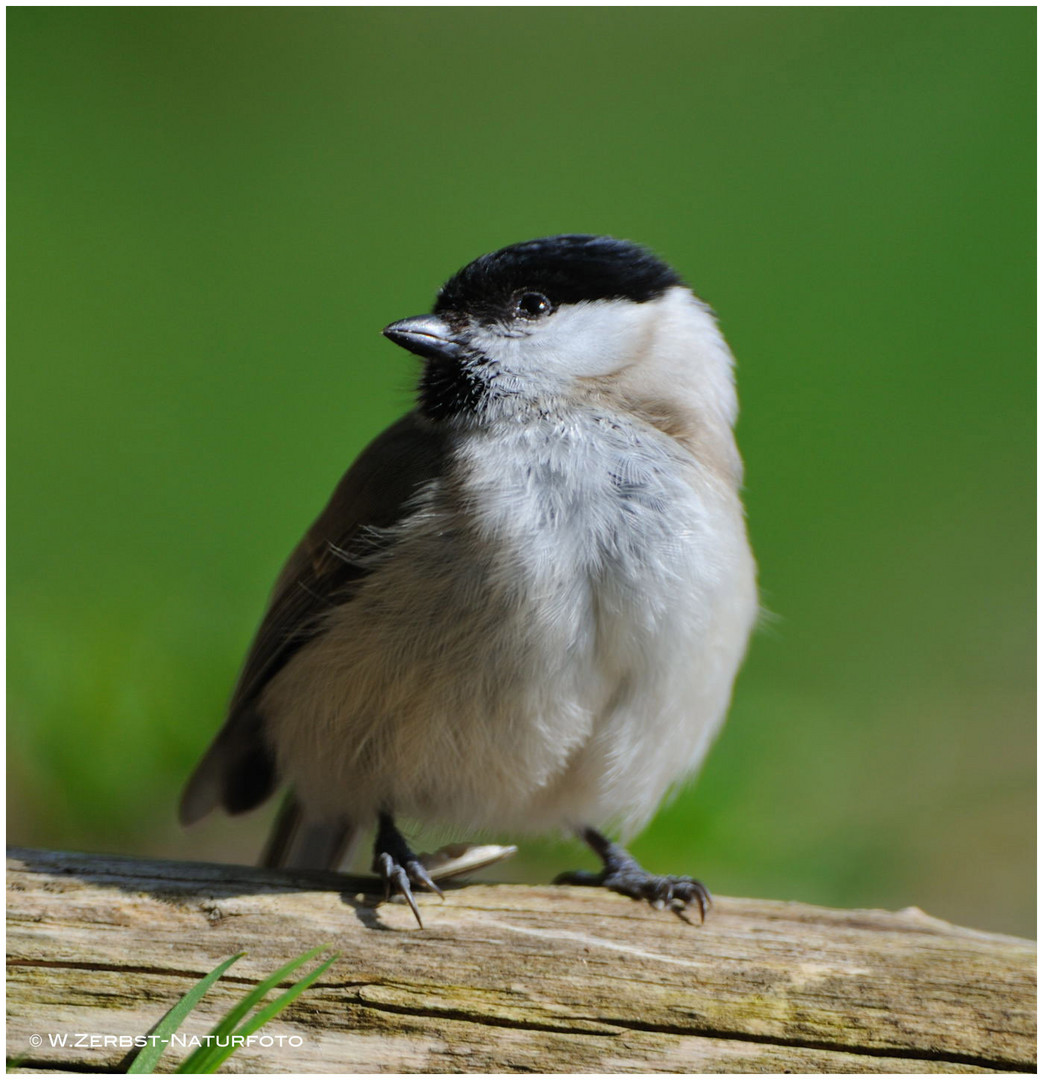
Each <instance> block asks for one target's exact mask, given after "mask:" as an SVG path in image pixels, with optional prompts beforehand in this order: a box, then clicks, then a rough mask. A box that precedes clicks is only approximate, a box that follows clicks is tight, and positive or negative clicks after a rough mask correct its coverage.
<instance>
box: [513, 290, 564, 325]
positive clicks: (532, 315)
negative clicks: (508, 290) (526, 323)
mask: <svg viewBox="0 0 1043 1080" xmlns="http://www.w3.org/2000/svg"><path fill="white" fill-rule="evenodd" d="M553 310H554V305H553V304H552V303H551V302H550V301H549V300H548V299H547V298H546V297H545V296H544V295H543V293H538V292H526V293H521V294H520V295H519V296H518V297H517V298H516V299H515V301H514V314H515V315H516V316H518V317H519V318H522V319H540V318H543V316H545V315H549V314H550V313H551V312H552V311H553Z"/></svg>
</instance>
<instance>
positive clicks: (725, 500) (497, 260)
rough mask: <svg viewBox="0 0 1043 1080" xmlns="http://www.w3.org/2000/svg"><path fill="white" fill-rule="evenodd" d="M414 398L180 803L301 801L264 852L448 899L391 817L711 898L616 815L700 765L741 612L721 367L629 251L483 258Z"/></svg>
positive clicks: (708, 322) (394, 334)
mask: <svg viewBox="0 0 1043 1080" xmlns="http://www.w3.org/2000/svg"><path fill="white" fill-rule="evenodd" d="M384 334H385V336H386V337H387V338H389V339H390V340H391V341H392V342H394V343H395V344H396V345H399V346H401V347H402V348H404V349H407V350H408V351H409V352H411V353H415V354H416V355H417V356H419V357H420V358H421V359H422V360H423V369H422V372H421V375H420V380H419V388H418V392H417V398H416V407H415V408H414V409H413V410H412V411H411V412H409V413H408V414H407V415H406V416H404V417H403V418H402V419H401V420H399V421H398V422H397V423H395V424H393V425H392V426H391V427H390V428H388V429H387V431H385V432H384V433H383V434H382V435H380V436H379V437H378V438H377V439H376V440H374V442H372V443H371V444H370V445H369V447H368V448H367V449H366V450H364V451H363V452H362V454H361V455H360V456H359V458H358V460H357V461H356V462H355V463H354V465H352V467H351V468H350V469H349V470H348V472H347V474H346V475H345V476H344V478H343V479H342V480H341V482H340V484H339V485H338V487H337V488H336V490H335V491H334V492H333V495H332V497H331V498H330V501H329V504H328V505H327V506H326V508H325V509H324V510H323V512H322V513H321V514H320V515H319V517H318V519H317V520H316V521H315V523H314V525H312V527H311V528H310V529H309V530H308V532H307V533H306V534H305V536H304V538H303V540H302V541H301V542H300V544H299V545H298V546H297V548H296V549H295V550H294V551H293V553H292V554H291V555H290V558H289V561H288V562H287V563H286V566H285V568H284V569H283V571H282V573H281V574H280V576H279V578H278V580H277V581H276V584H275V588H274V591H273V593H272V597H271V601H270V603H269V606H268V609H267V612H266V614H265V616H264V619H263V621H262V623H261V626H260V629H259V630H258V632H257V636H256V638H255V640H254V642H253V645H252V646H251V648H250V651H249V653H248V655H247V658H246V662H245V665H244V667H243V670H242V673H241V674H240V677H239V681H238V684H237V685H236V687H235V690H234V693H233V696H232V701H231V705H230V708H229V713H228V718H227V720H226V722H225V725H224V727H223V728H222V729H221V731H220V733H219V734H218V736H217V738H216V739H215V741H214V743H213V745H212V746H211V747H210V749H209V750H208V752H207V753H206V755H205V756H204V757H203V759H202V761H201V762H200V764H199V766H198V767H197V769H196V771H195V774H194V775H193V776H192V778H191V780H190V781H189V783H188V786H187V788H186V790H185V793H184V796H183V798H182V802H181V820H182V821H183V822H184V823H186V824H187V823H191V822H194V821H196V820H198V819H199V818H201V817H203V816H204V815H205V814H207V813H209V812H210V811H211V810H213V809H214V808H215V807H217V806H218V805H220V806H222V807H223V808H224V809H225V810H226V811H228V812H229V813H232V814H236V813H240V812H242V811H245V810H250V809H252V808H253V807H255V806H257V805H259V804H260V803H262V802H264V801H265V800H266V799H267V798H268V797H269V796H271V795H272V794H273V793H274V792H275V791H276V789H277V788H279V787H281V786H284V785H285V786H287V787H288V788H289V796H288V798H287V801H286V803H285V805H284V809H283V811H282V813H281V814H280V816H279V818H278V820H277V823H276V827H275V831H274V833H273V837H272V839H271V841H270V842H269V846H268V850H267V855H266V859H265V861H266V863H267V864H268V865H281V866H291V867H316V868H336V867H337V866H338V865H339V864H340V863H341V861H342V858H343V857H344V854H345V852H346V850H347V849H348V847H349V845H350V843H351V841H352V838H353V837H354V836H355V834H356V833H357V831H358V830H360V829H364V828H366V827H367V826H373V825H375V826H376V843H375V850H374V862H373V865H374V869H375V870H376V871H377V872H378V873H379V874H380V875H381V877H382V878H383V880H384V884H385V890H386V893H387V894H388V895H391V894H392V893H394V894H401V895H402V896H403V897H404V898H405V899H406V900H407V901H408V902H409V904H410V906H411V907H412V909H413V911H414V914H415V915H416V917H417V920H418V921H419V919H420V914H419V911H418V909H417V905H416V902H415V899H414V897H413V892H412V889H413V887H420V888H426V889H433V890H434V891H436V892H437V891H438V886H437V885H436V884H435V883H434V881H433V880H432V878H431V876H430V875H429V873H428V871H427V869H425V866H424V865H423V863H422V862H421V861H420V859H418V857H417V856H416V855H415V854H414V853H413V851H412V850H411V849H410V847H409V844H408V843H407V841H406V839H405V838H404V837H403V835H402V833H401V832H400V831H399V829H398V827H397V825H396V822H397V821H398V820H399V819H407V820H413V821H419V822H430V823H437V824H441V825H448V826H452V827H455V828H460V829H466V830H475V831H481V832H489V831H505V832H510V833H515V832H544V831H552V830H559V829H564V830H569V831H574V832H575V833H576V834H578V835H579V836H580V837H582V838H583V839H584V840H585V841H586V842H587V843H588V844H589V845H590V846H591V847H592V848H593V849H594V851H595V852H596V853H597V854H598V856H599V857H600V858H601V861H602V863H603V868H602V870H601V872H600V873H597V874H590V873H588V874H581V873H576V874H571V875H565V876H564V877H563V878H562V879H559V880H568V881H572V882H584V883H588V884H597V885H602V886H606V887H608V888H610V889H613V890H615V891H617V892H620V893H623V894H625V895H628V896H631V897H634V898H637V899H646V900H648V901H649V902H651V903H653V904H654V905H655V906H659V907H662V906H664V905H669V906H671V907H673V908H675V909H676V910H681V909H683V908H684V907H685V906H686V905H688V904H690V903H691V904H695V905H697V906H698V909H699V911H700V914H701V915H702V914H704V913H705V909H706V905H707V903H708V900H709V897H708V894H707V892H706V890H705V888H704V887H703V886H702V885H701V884H700V883H699V882H698V881H694V880H693V879H691V878H689V877H669V876H656V875H653V874H650V873H648V872H646V871H645V870H644V869H643V868H642V867H641V866H640V865H639V864H638V863H637V862H636V861H635V860H634V859H633V858H632V857H631V856H630V855H629V854H628V853H627V852H626V850H625V849H624V848H623V847H621V846H620V845H619V844H617V843H615V842H613V841H611V840H609V839H608V838H607V836H606V835H605V831H603V830H606V831H607V830H619V831H620V832H622V833H623V834H624V835H632V834H633V833H634V832H635V831H636V830H638V829H639V828H640V827H641V826H642V825H644V824H645V823H646V822H647V821H648V819H649V818H650V817H651V816H652V814H653V813H654V811H655V810H656V807H657V806H658V805H659V803H660V801H661V800H662V799H663V796H664V794H665V793H666V792H667V791H668V789H670V788H671V787H673V786H675V785H676V784H678V783H679V782H680V781H681V780H683V779H684V778H685V777H687V776H689V775H691V774H692V773H693V772H694V771H695V770H696V769H697V768H698V766H699V765H700V763H701V762H702V760H703V757H704V756H705V754H706V752H707V749H708V748H709V745H710V742H711V740H712V738H713V736H714V734H715V733H716V732H717V730H718V728H719V727H720V725H721V723H722V721H723V720H724V716H725V712H726V711H727V708H728V704H729V700H730V698H731V693H732V684H733V682H734V680H735V676H736V673H737V671H738V669H739V666H740V664H741V662H742V659H743V655H744V653H745V650H746V645H747V640H748V638H749V635H750V632H751V629H752V627H753V624H754V621H755V618H756V614H757V593H756V584H755V566H754V561H753V557H752V555H751V552H750V548H749V544H748V542H747V537H746V526H745V518H744V513H743V507H742V503H741V501H740V497H739V490H740V485H741V481H742V462H741V459H740V457H739V453H738V450H737V448H736V445H735V439H734V436H733V431H732V429H733V425H734V422H735V418H736V412H737V401H736V394H735V384H734V378H733V370H732V369H733V359H732V355H731V352H730V351H729V349H728V346H727V345H726V344H725V341H724V339H723V337H722V336H721V334H720V332H719V330H718V327H717V323H716V321H715V318H714V316H713V313H712V312H711V311H710V309H709V308H708V307H707V306H706V305H705V304H704V303H703V302H702V301H700V300H699V299H697V298H696V297H695V296H694V295H693V294H692V292H691V290H690V289H689V288H688V287H687V286H686V285H685V284H684V283H683V281H682V280H681V278H680V277H679V276H678V275H677V274H676V273H675V272H674V271H673V270H671V269H670V267H669V266H667V265H666V264H665V263H663V262H661V261H660V260H659V259H658V258H656V257H655V256H653V255H652V254H650V253H649V252H648V251H646V250H644V249H643V248H640V247H638V246H636V245H634V244H631V243H628V242H625V241H620V240H614V239H611V238H608V237H599V236H553V237H549V238H546V239H542V240H533V241H530V242H528V243H521V244H515V245H513V246H511V247H507V248H503V249H502V250H500V251H496V252H493V253H492V254H489V255H483V256H482V257H481V258H479V259H476V260H475V261H474V262H472V263H470V264H469V265H467V266H465V267H464V268H463V269H462V270H461V271H460V272H459V273H457V274H456V275H455V276H454V277H452V278H450V280H449V281H448V282H447V283H446V284H445V285H444V286H443V288H442V290H441V292H439V294H438V298H437V300H436V303H435V306H434V310H433V312H432V313H431V314H430V315H420V316H417V317H414V318H408V319H402V320H400V321H398V322H395V323H392V324H391V325H390V326H388V327H386V328H385V329H384Z"/></svg>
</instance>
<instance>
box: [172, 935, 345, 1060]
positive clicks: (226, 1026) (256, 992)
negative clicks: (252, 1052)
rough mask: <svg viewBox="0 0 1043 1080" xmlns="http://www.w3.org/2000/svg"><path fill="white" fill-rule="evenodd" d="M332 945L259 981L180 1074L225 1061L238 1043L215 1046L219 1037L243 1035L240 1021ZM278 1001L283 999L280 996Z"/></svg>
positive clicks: (232, 1009)
mask: <svg viewBox="0 0 1043 1080" xmlns="http://www.w3.org/2000/svg"><path fill="white" fill-rule="evenodd" d="M328 948H329V946H328V945H319V946H318V947H317V948H314V949H309V950H308V952H306V953H302V954H301V955H300V956H298V957H297V958H296V959H294V960H291V961H290V962H289V963H288V964H285V965H284V966H283V967H281V968H279V970H278V971H276V972H274V973H273V974H271V975H269V976H268V978H267V979H265V980H264V981H263V982H261V983H258V984H257V986H255V987H254V988H253V990H251V991H250V993H249V994H247V995H246V996H245V997H244V998H243V999H242V1001H240V1002H239V1003H238V1004H237V1005H234V1006H233V1007H232V1008H231V1009H229V1010H228V1012H227V1013H226V1014H225V1015H224V1016H223V1017H222V1018H221V1019H220V1021H218V1023H217V1024H215V1025H214V1027H213V1028H212V1029H211V1030H210V1038H209V1039H208V1040H207V1041H206V1042H204V1044H203V1045H202V1046H200V1047H199V1048H198V1049H196V1050H194V1051H193V1052H192V1053H191V1054H189V1056H188V1057H187V1058H185V1060H184V1061H183V1062H181V1064H180V1065H179V1066H178V1068H177V1070H176V1071H177V1072H179V1073H207V1072H214V1071H215V1070H216V1069H217V1067H218V1066H219V1065H220V1064H221V1062H223V1061H224V1060H225V1059H226V1058H227V1057H228V1056H229V1055H230V1054H231V1053H232V1051H233V1050H234V1049H236V1048H235V1047H234V1046H217V1045H215V1043H216V1039H218V1038H224V1037H226V1036H231V1035H232V1034H242V1031H241V1030H240V1031H236V1030H235V1026H236V1024H238V1023H239V1021H240V1020H242V1019H243V1017H244V1016H246V1014H247V1013H248V1012H249V1011H250V1010H251V1009H252V1008H254V1006H255V1005H258V1004H260V1002H261V1000H262V999H263V998H264V997H265V995H266V994H267V993H268V992H269V991H270V990H273V989H274V988H275V987H276V986H278V985H279V983H281V982H282V981H283V980H284V979H286V978H288V977H289V976H290V975H291V974H292V973H293V972H295V971H296V970H297V969H298V968H300V967H301V966H303V965H304V964H306V963H308V961H309V960H314V959H315V957H316V956H318V955H319V953H321V952H322V951H323V950H324V949H328ZM339 955H340V954H339V953H338V954H337V956H339ZM336 958H337V957H336V956H334V957H333V959H334V960H335V959H336ZM332 962H333V961H332V960H330V961H327V963H326V965H325V966H324V967H322V969H321V970H322V971H324V970H325V969H326V967H328V966H329V964H331V963H332ZM316 972H319V973H321V972H320V970H319V969H318V968H317V969H316ZM316 972H312V976H315V977H316V978H317V977H318V975H317V974H316ZM306 978H311V976H306ZM302 981H303V980H302ZM312 981H314V980H312ZM308 985H309V986H310V985H311V983H310V982H309V983H308ZM297 986H300V983H296V984H294V986H292V987H291V988H290V990H288V991H287V992H286V993H290V992H291V991H292V990H294V989H296V987H297ZM301 989H305V987H301ZM298 992H299V991H298ZM282 996H283V997H285V996H286V995H285V994H284V995H282ZM295 996H296V995H295ZM276 1000H282V999H281V998H278V999H276ZM290 1000H291V1001H292V1000H293V999H292V998H291V999H290ZM289 1003H290V1001H287V1002H286V1004H287V1005H288V1004H289ZM269 1007H270V1006H269ZM265 1011H267V1010H265ZM272 1015H273V1016H274V1015H275V1014H274V1013H273V1014H272ZM255 1030H256V1028H253V1029H252V1031H255Z"/></svg>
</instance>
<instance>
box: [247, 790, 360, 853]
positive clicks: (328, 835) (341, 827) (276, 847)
mask: <svg viewBox="0 0 1043 1080" xmlns="http://www.w3.org/2000/svg"><path fill="white" fill-rule="evenodd" d="M358 833H359V830H358V828H357V827H356V826H355V825H354V824H352V823H351V822H348V821H343V822H339V823H337V824H332V825H331V824H329V823H328V822H315V821H308V819H307V818H306V816H305V814H304V811H303V810H302V809H301V804H300V803H299V802H298V801H297V799H296V797H295V796H294V794H293V792H292V791H291V792H290V794H289V795H287V796H286V799H285V801H284V802H283V804H282V809H281V810H280V811H279V816H278V817H277V818H276V819H275V824H274V825H273V826H272V831H271V834H270V835H269V837H268V843H267V844H266V845H265V848H264V851H263V852H262V853H261V859H260V865H261V866H268V867H281V868H283V869H286V870H337V869H339V868H340V866H341V864H342V863H343V862H345V861H346V860H347V859H348V858H349V857H350V856H351V854H352V851H353V849H354V847H355V842H356V840H357V839H358Z"/></svg>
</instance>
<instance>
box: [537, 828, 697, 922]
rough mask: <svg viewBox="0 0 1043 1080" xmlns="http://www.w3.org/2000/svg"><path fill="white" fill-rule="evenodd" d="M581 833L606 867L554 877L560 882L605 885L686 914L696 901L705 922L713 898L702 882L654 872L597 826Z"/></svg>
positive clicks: (564, 883)
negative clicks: (649, 870)
mask: <svg viewBox="0 0 1043 1080" xmlns="http://www.w3.org/2000/svg"><path fill="white" fill-rule="evenodd" d="M580 835H581V836H582V838H583V839H584V840H585V841H586V842H587V843H588V844H589V845H590V846H591V847H592V848H593V849H594V851H595V852H596V853H597V854H598V855H599V856H600V857H601V861H602V862H603V863H604V866H603V868H602V870H601V872H600V873H597V874H592V873H590V872H588V871H584V870H576V871H572V872H570V873H565V874H559V875H558V877H556V878H555V879H554V883H555V884H556V885H595V886H601V887H602V888H605V889H611V890H612V891H613V892H617V893H621V894H622V895H623V896H629V897H630V898H631V899H633V900H646V901H648V903H649V904H651V905H652V907H654V908H656V909H659V910H661V909H663V908H667V907H668V908H670V910H671V911H674V912H676V913H677V914H678V915H681V916H682V917H683V916H684V913H685V911H686V910H687V908H688V905H689V904H693V905H694V906H695V907H697V908H698V909H699V921H700V922H703V921H705V919H706V913H707V911H709V910H710V904H711V900H710V893H709V891H708V890H707V888H706V886H705V885H703V883H702V882H701V881H696V880H695V879H694V878H690V877H674V876H672V875H660V874H650V873H649V872H648V871H647V870H646V869H645V868H644V867H643V866H642V865H641V864H640V863H639V862H638V861H637V860H636V859H635V858H634V856H633V855H631V854H630V852H629V851H627V850H626V848H624V847H621V846H620V845H619V844H614V843H612V841H610V840H608V839H607V838H606V837H604V836H602V835H601V833H599V832H597V831H596V830H595V829H584V830H583V832H582V833H581V834H580Z"/></svg>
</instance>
